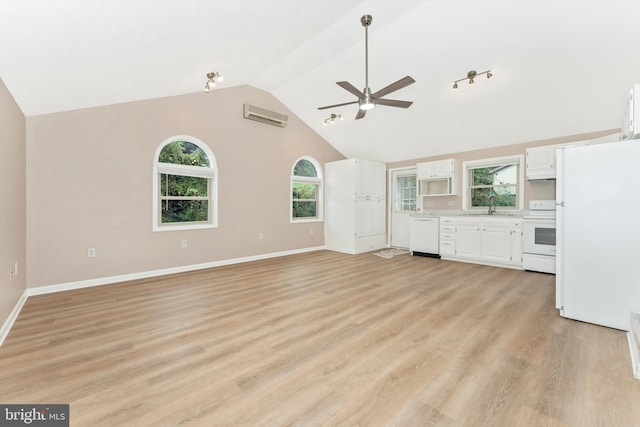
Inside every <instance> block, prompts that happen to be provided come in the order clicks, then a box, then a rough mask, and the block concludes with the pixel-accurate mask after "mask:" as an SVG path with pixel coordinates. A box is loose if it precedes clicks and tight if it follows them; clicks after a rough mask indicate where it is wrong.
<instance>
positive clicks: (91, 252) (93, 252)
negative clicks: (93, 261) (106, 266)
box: [87, 248, 96, 258]
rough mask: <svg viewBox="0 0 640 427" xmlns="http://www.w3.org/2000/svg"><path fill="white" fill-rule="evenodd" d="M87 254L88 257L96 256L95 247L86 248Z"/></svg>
mask: <svg viewBox="0 0 640 427" xmlns="http://www.w3.org/2000/svg"><path fill="white" fill-rule="evenodd" d="M87 256H88V257H89V258H94V257H95V256H96V248H89V249H87Z"/></svg>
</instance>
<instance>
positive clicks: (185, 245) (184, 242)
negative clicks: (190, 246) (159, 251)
mask: <svg viewBox="0 0 640 427" xmlns="http://www.w3.org/2000/svg"><path fill="white" fill-rule="evenodd" d="M180 246H181V247H183V248H186V247H187V241H186V240H183V241H181V242H180Z"/></svg>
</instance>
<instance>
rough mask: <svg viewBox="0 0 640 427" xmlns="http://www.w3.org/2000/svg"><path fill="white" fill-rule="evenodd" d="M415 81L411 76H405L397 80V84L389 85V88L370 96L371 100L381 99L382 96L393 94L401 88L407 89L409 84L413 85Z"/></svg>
mask: <svg viewBox="0 0 640 427" xmlns="http://www.w3.org/2000/svg"><path fill="white" fill-rule="evenodd" d="M415 82H416V81H415V80H414V79H413V77H411V76H406V77H403V78H401V79H400V80H398V81H397V82H394V83H391V84H390V85H389V86H387V87H384V88H382V89H380V90H379V91H377V92H376V93H374V94H372V95H371V96H372V97H373V98H382V97H383V96H385V95H387V94H390V93H391V92H395V91H396V90H400V89H402V88H403V87H407V86H409V85H410V84H413V83H415Z"/></svg>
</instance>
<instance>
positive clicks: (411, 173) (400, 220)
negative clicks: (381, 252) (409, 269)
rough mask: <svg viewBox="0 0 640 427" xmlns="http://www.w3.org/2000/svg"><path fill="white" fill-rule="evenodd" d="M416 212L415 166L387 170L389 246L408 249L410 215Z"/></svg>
mask: <svg viewBox="0 0 640 427" xmlns="http://www.w3.org/2000/svg"><path fill="white" fill-rule="evenodd" d="M414 213H416V168H415V167H410V168H398V169H391V170H390V171H389V246H391V247H394V248H406V249H409V228H410V225H411V221H410V215H411V214H414Z"/></svg>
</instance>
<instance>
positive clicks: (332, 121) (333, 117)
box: [323, 113, 342, 126]
mask: <svg viewBox="0 0 640 427" xmlns="http://www.w3.org/2000/svg"><path fill="white" fill-rule="evenodd" d="M341 120H342V114H333V113H332V114H331V116H329V118H327V119H325V121H324V123H323V126H327V125H334V124H336V122H338V121H341Z"/></svg>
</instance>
